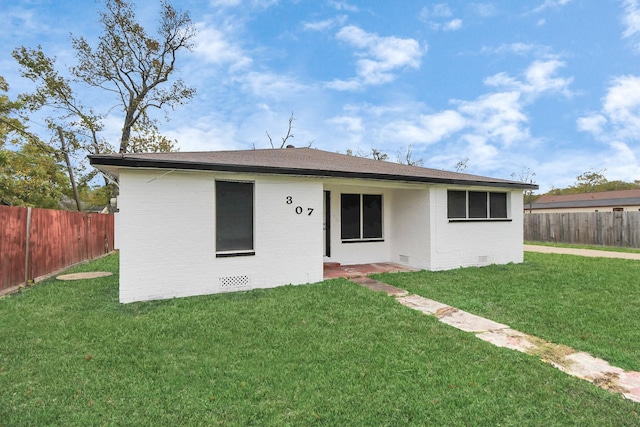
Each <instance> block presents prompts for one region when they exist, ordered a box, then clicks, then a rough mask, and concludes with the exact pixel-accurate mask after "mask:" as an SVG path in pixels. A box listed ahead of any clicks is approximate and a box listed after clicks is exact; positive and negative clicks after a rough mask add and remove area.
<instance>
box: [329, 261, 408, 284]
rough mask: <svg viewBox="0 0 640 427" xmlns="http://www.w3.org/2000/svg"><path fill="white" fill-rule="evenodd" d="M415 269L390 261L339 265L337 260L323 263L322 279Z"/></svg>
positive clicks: (347, 277)
mask: <svg viewBox="0 0 640 427" xmlns="http://www.w3.org/2000/svg"><path fill="white" fill-rule="evenodd" d="M408 271H417V269H415V268H411V267H407V266H405V265H400V264H395V263H392V262H378V263H372V264H350V265H341V264H340V263H337V262H325V263H324V279H325V280H327V279H336V278H338V277H344V278H346V279H349V278H354V277H366V276H368V275H370V274H375V273H399V272H408Z"/></svg>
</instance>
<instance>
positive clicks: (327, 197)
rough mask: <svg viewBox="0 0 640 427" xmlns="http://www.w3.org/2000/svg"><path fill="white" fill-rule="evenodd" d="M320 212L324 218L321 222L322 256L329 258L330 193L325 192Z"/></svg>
mask: <svg viewBox="0 0 640 427" xmlns="http://www.w3.org/2000/svg"><path fill="white" fill-rule="evenodd" d="M322 211H323V212H324V217H323V221H322V231H323V233H324V234H323V239H322V242H323V247H324V256H326V257H330V256H331V192H330V191H325V192H324V197H323V199H322Z"/></svg>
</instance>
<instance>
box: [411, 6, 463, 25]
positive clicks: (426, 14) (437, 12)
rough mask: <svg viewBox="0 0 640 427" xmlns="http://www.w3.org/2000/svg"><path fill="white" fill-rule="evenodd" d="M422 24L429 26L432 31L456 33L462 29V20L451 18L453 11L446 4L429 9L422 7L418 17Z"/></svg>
mask: <svg viewBox="0 0 640 427" xmlns="http://www.w3.org/2000/svg"><path fill="white" fill-rule="evenodd" d="M418 16H419V19H420V20H421V21H422V22H425V23H426V24H428V25H429V27H430V28H431V29H432V30H435V31H438V30H443V31H456V30H459V29H460V28H462V20H461V19H458V18H454V19H450V18H452V17H453V11H452V10H451V8H450V7H449V5H448V4H447V3H439V4H436V5H434V6H432V7H431V8H430V7H429V6H424V7H423V8H422V9H421V10H420V14H419V15H418Z"/></svg>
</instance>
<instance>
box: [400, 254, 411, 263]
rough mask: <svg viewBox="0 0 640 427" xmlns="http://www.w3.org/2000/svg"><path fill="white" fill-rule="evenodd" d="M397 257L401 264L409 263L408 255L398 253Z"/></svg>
mask: <svg viewBox="0 0 640 427" xmlns="http://www.w3.org/2000/svg"><path fill="white" fill-rule="evenodd" d="M398 258H399V259H400V262H401V263H403V264H409V255H399V256H398Z"/></svg>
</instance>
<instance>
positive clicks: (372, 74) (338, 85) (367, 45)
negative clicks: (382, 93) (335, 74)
mask: <svg viewBox="0 0 640 427" xmlns="http://www.w3.org/2000/svg"><path fill="white" fill-rule="evenodd" d="M336 37H337V39H338V40H340V41H342V42H345V43H347V44H349V45H351V46H353V47H355V48H356V49H358V52H357V53H356V56H358V57H360V59H358V60H357V62H356V77H355V78H353V79H349V80H334V81H333V82H330V83H329V84H328V87H330V88H332V89H337V90H354V89H359V88H361V87H363V86H368V85H380V84H384V83H388V82H391V81H393V80H394V79H395V78H396V75H395V72H397V71H399V70H402V69H406V68H412V69H416V68H419V67H420V61H421V59H422V55H423V53H424V49H423V48H421V46H420V43H419V42H418V41H417V40H415V39H410V38H409V39H403V38H399V37H394V36H391V37H381V36H378V35H377V34H374V33H368V32H366V31H364V30H362V29H360V28H358V27H356V26H353V25H349V26H346V27H343V28H342V29H340V31H338V34H337V35H336Z"/></svg>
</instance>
